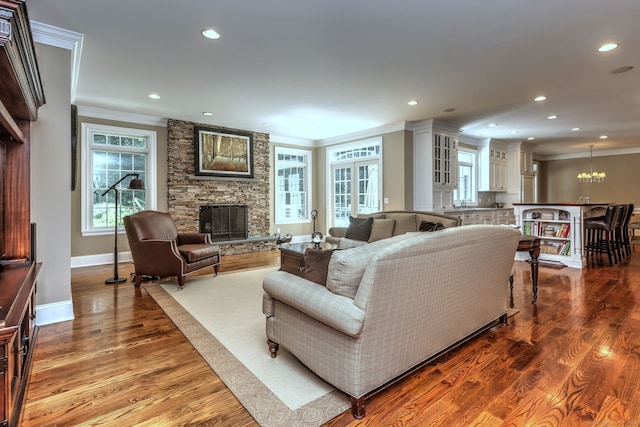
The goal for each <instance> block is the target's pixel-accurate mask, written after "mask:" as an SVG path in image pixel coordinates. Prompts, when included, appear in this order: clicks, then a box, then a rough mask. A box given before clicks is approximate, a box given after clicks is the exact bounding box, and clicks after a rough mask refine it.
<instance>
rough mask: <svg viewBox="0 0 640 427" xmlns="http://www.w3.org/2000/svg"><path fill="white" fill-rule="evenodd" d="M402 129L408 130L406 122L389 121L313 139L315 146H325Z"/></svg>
mask: <svg viewBox="0 0 640 427" xmlns="http://www.w3.org/2000/svg"><path fill="white" fill-rule="evenodd" d="M402 130H409V129H408V127H407V122H398V123H391V124H388V125H383V126H378V127H374V128H371V129H365V130H361V131H357V132H352V133H348V134H345V135H340V136H335V137H332V138H327V139H319V140H317V141H315V146H316V147H326V146H329V145H334V144H341V143H343V142H352V141H356V140H358V139H364V138H370V137H372V136H379V135H382V134H385V133H390V132H397V131H402Z"/></svg>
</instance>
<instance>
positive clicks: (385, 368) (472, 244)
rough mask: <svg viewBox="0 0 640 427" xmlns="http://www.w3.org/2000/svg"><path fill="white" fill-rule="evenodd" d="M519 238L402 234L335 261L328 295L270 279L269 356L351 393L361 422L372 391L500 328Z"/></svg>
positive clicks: (475, 229)
mask: <svg viewBox="0 0 640 427" xmlns="http://www.w3.org/2000/svg"><path fill="white" fill-rule="evenodd" d="M519 239H520V232H519V231H516V230H513V229H511V228H507V227H501V226H496V225H470V226H466V227H453V228H448V229H444V230H440V231H437V232H422V233H407V234H404V235H400V236H396V237H391V238H388V239H384V240H380V241H377V242H374V243H370V244H368V245H363V246H359V247H356V248H352V249H346V250H337V251H335V252H333V254H332V256H331V259H330V262H329V270H328V278H327V282H326V286H323V285H320V284H317V283H314V282H310V281H308V280H306V279H304V278H301V277H298V276H296V275H293V274H290V273H286V272H284V271H276V272H273V273H270V274H269V275H268V276H267V277H266V278H265V279H264V282H263V288H264V291H265V295H264V299H263V312H264V314H265V316H266V335H267V341H268V343H269V348H270V350H271V352H272V357H275V356H276V352H277V350H278V346H279V345H281V346H283V347H285V348H286V349H287V350H289V351H290V352H291V353H292V354H293V355H295V356H296V357H297V358H298V359H299V360H300V361H301V362H302V363H304V364H305V365H306V366H307V367H308V368H309V369H311V370H312V371H313V372H315V373H316V374H317V375H318V376H319V377H321V378H323V379H324V380H325V381H327V382H328V383H330V384H332V385H333V386H335V387H336V388H337V389H339V390H342V391H343V392H345V393H346V394H348V395H349V396H350V398H351V403H352V412H353V415H354V417H356V418H361V417H362V416H364V403H365V398H367V397H368V395H370V394H371V393H372V392H373V391H375V390H377V389H379V388H380V387H382V386H384V385H385V384H387V383H388V382H389V381H391V380H392V379H394V378H397V377H398V376H400V375H402V374H403V373H406V372H407V371H410V370H411V369H412V368H414V367H417V366H420V365H422V364H423V363H424V362H426V361H428V360H432V359H433V358H434V357H436V356H437V355H439V353H442V352H443V351H444V350H446V349H449V348H450V347H451V346H452V345H454V344H456V343H459V342H461V341H462V340H464V339H465V338H467V337H470V336H472V335H474V334H475V333H477V332H479V331H482V330H484V329H486V328H487V327H490V326H493V325H494V324H495V323H497V322H498V321H500V320H502V321H504V322H506V313H507V303H508V295H509V293H508V292H509V289H508V279H509V274H510V272H511V267H512V265H513V259H514V255H515V252H516V248H517V246H518V241H519ZM462 266H464V268H461V267H462Z"/></svg>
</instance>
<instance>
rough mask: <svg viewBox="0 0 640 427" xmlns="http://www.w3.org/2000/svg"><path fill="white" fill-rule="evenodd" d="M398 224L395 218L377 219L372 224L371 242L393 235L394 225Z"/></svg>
mask: <svg viewBox="0 0 640 427" xmlns="http://www.w3.org/2000/svg"><path fill="white" fill-rule="evenodd" d="M395 225H396V220H395V219H375V218H374V220H373V224H371V234H370V235H369V243H371V242H375V241H376V240H382V239H386V238H389V237H391V236H393V227H395Z"/></svg>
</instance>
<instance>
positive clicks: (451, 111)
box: [444, 108, 456, 113]
mask: <svg viewBox="0 0 640 427" xmlns="http://www.w3.org/2000/svg"><path fill="white" fill-rule="evenodd" d="M454 111H456V109H455V108H447V109H446V110H444V112H445V113H453V112H454Z"/></svg>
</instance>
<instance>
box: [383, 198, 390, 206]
mask: <svg viewBox="0 0 640 427" xmlns="http://www.w3.org/2000/svg"><path fill="white" fill-rule="evenodd" d="M383 201H384V204H385V205H386V204H387V203H389V198H388V197H385V198H384V199H383Z"/></svg>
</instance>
